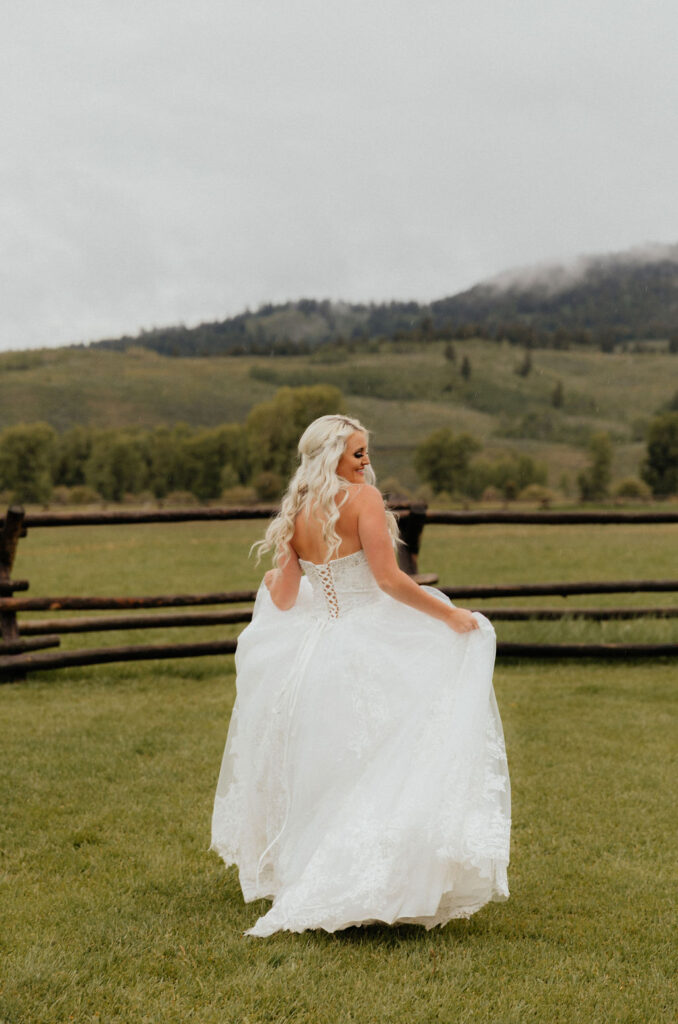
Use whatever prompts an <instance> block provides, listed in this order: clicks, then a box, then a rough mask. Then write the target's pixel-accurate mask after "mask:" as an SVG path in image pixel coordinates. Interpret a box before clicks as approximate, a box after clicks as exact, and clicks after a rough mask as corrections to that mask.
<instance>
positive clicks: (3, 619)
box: [0, 505, 26, 679]
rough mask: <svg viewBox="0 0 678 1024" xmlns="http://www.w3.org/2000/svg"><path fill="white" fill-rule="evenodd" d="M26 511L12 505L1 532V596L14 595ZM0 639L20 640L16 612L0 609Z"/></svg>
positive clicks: (19, 676) (18, 676) (22, 674)
mask: <svg viewBox="0 0 678 1024" xmlns="http://www.w3.org/2000/svg"><path fill="white" fill-rule="evenodd" d="M24 515H25V513H24V510H23V508H21V506H20V505H12V506H10V508H8V509H7V515H6V516H5V521H4V523H3V526H2V530H1V531H0V595H2V596H3V597H5V596H10V595H11V594H13V593H14V587H13V586H12V580H11V573H12V566H13V565H14V556H15V555H16V549H17V545H18V543H19V538H20V537H21V536H22V534H23V532H24ZM0 639H1V640H2V643H3V644H6V643H12V642H16V641H17V640H18V639H19V625H18V623H17V618H16V612H15V611H8V610H7V609H4V608H0ZM11 678H13V679H25V678H26V673H25V672H22V671H21V669H18V670H17V671H16V672H13V673H12V676H11Z"/></svg>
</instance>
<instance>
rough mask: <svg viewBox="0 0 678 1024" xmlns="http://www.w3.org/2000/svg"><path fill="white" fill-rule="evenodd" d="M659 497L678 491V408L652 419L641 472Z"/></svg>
mask: <svg viewBox="0 0 678 1024" xmlns="http://www.w3.org/2000/svg"><path fill="white" fill-rule="evenodd" d="M640 475H641V476H642V478H643V480H644V481H645V483H646V484H649V485H650V487H651V488H652V493H653V494H654V495H655V497H657V498H665V497H666V496H667V495H669V494H676V493H678V412H668V413H665V415H663V416H658V417H657V418H656V419H654V420H652V422H651V423H650V427H649V430H648V435H647V454H646V455H645V459H644V461H643V465H642V468H641V473H640Z"/></svg>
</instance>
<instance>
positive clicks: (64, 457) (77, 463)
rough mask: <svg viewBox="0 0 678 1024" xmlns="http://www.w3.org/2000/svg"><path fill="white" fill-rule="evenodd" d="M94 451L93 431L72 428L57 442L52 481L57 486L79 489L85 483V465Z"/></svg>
mask: <svg viewBox="0 0 678 1024" xmlns="http://www.w3.org/2000/svg"><path fill="white" fill-rule="evenodd" d="M91 450H92V431H91V430H89V429H88V428H87V427H72V428H71V430H66V431H64V433H63V434H60V435H59V436H58V437H57V438H56V440H55V446H54V465H53V468H52V480H53V483H54V484H55V485H61V486H64V487H78V486H81V485H82V484H84V483H85V465H86V463H87V460H88V458H89V456H90V452H91Z"/></svg>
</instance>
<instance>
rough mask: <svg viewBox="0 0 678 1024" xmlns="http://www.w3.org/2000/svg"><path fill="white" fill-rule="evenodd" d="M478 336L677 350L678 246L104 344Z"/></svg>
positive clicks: (301, 306) (220, 349)
mask: <svg viewBox="0 0 678 1024" xmlns="http://www.w3.org/2000/svg"><path fill="white" fill-rule="evenodd" d="M478 334H481V335H482V336H484V337H488V338H492V339H495V340H499V341H501V340H502V339H504V338H506V339H508V340H509V341H512V342H514V343H516V344H528V345H530V346H532V347H555V348H566V347H568V346H569V345H571V344H578V345H587V346H589V347H599V348H603V349H607V350H609V349H611V348H614V347H615V346H618V345H621V344H623V343H624V342H629V341H636V342H639V341H643V340H647V339H657V340H663V341H664V342H666V343H669V342H670V344H672V345H673V346H674V348H675V349H678V246H674V247H671V248H665V249H664V250H662V252H661V254H660V255H657V256H655V257H654V258H647V257H642V258H641V257H640V256H638V255H634V254H633V253H627V254H621V255H618V256H605V257H599V258H593V259H590V260H588V261H586V262H584V263H583V264H582V265H580V266H579V267H578V268H575V270H572V269H567V268H562V267H561V268H552V269H551V270H538V271H533V272H531V273H527V272H526V273H523V274H519V273H513V274H511V273H509V274H507V275H504V276H503V278H502V279H500V280H497V281H494V282H488V283H481V284H478V285H476V286H475V287H474V288H471V289H470V290H468V291H465V292H462V293H460V294H458V295H454V296H451V297H449V298H444V299H440V300H438V301H435V302H432V303H431V304H428V305H427V304H420V303H417V302H390V303H373V304H369V305H364V304H362V305H356V304H350V303H336V302H335V303H332V302H329V301H327V300H325V301H316V300H314V299H303V300H300V301H298V302H288V303H285V304H283V305H277V306H274V305H270V304H269V305H265V306H262V307H261V308H260V309H259V310H257V311H256V312H250V311H246V312H244V313H241V314H239V315H238V316H234V317H230V318H227V319H224V320H219V321H213V322H209V323H203V324H200V325H199V326H197V327H185V326H183V325H178V326H171V327H165V328H157V329H155V330H152V331H145V332H143V333H142V334H140V335H139V336H137V337H122V338H113V339H107V340H105V341H99V342H97V343H96V344H97V345H98V346H100V347H102V348H108V349H117V350H120V349H127V348H130V347H132V346H141V347H143V348H148V349H151V350H153V351H155V352H158V353H160V354H162V355H166V356H174V357H177V356H184V357H192V356H203V357H204V356H210V355H223V354H231V355H244V354H257V353H261V354H264V353H269V352H276V353H278V354H285V353H288V354H289V353H293V352H310V351H312V350H313V349H314V348H316V347H318V346H320V345H324V344H326V343H328V342H332V341H337V340H366V339H374V338H382V339H383V338H393V339H403V338H409V339H412V338H415V339H416V338H424V339H426V338H432V337H438V338H455V337H465V336H471V335H478Z"/></svg>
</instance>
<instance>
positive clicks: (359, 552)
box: [297, 548, 367, 569]
mask: <svg viewBox="0 0 678 1024" xmlns="http://www.w3.org/2000/svg"><path fill="white" fill-rule="evenodd" d="M358 555H362V556H363V557H364V558H366V557H367V556H366V555H365V550H364V548H359V549H358V550H357V551H352V552H351V554H350V555H342V556H341V558H332V559H330V561H329V562H311V561H310V559H308V558H299V556H298V555H297V558H299V564H300V565H312V566H313V567H314V568H315V569H321V568H323V567H324V566H327V565H336V563H337V562H348V560H349V558H356V557H357V556H358Z"/></svg>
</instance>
